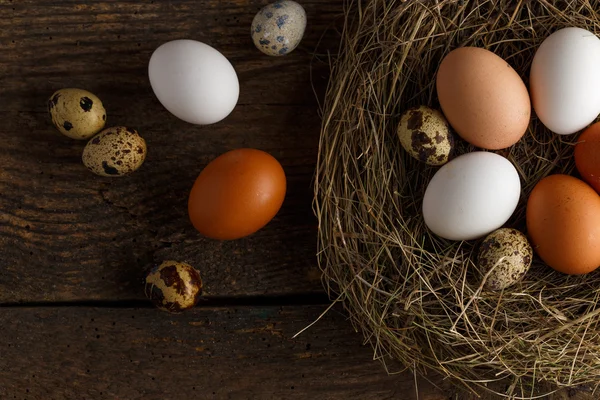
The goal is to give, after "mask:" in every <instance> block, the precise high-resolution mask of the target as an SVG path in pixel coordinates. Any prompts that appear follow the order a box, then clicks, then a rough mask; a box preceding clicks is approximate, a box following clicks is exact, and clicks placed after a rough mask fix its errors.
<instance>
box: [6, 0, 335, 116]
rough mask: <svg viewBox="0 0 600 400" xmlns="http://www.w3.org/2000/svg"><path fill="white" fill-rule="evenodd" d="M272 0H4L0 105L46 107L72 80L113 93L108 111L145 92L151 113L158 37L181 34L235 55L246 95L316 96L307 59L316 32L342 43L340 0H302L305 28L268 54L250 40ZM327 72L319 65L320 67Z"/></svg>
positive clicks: (293, 99)
mask: <svg viewBox="0 0 600 400" xmlns="http://www.w3.org/2000/svg"><path fill="white" fill-rule="evenodd" d="M267 3H268V1H258V0H242V1H233V0H229V1H214V0H202V1H196V0H172V1H168V2H166V1H87V2H85V3H81V2H80V1H77V0H57V1H39V0H19V1H16V0H15V1H12V0H0V15H1V16H2V18H0V79H2V85H3V87H2V89H3V93H2V94H3V96H2V104H1V106H0V111H7V110H13V111H24V110H32V109H40V108H43V107H44V105H45V102H44V100H45V99H44V98H45V97H46V96H48V95H49V93H52V92H53V90H55V89H56V88H60V87H65V86H72V85H77V86H82V87H84V88H89V90H92V91H97V92H99V93H103V92H110V93H114V96H105V97H101V98H103V99H105V101H106V102H107V105H108V106H109V107H110V108H109V110H112V113H111V112H109V116H110V115H111V114H112V115H116V114H117V113H118V111H117V110H120V109H122V107H120V106H123V105H124V104H129V103H131V105H132V107H136V105H145V104H146V102H147V100H150V102H151V104H152V107H153V109H154V110H153V112H156V111H158V110H161V109H160V107H159V105H158V102H157V101H156V100H155V99H154V98H153V96H151V90H150V87H149V84H148V78H147V63H148V60H149V58H150V55H151V54H152V51H154V49H155V48H156V47H158V46H159V45H160V44H162V43H164V42H166V41H169V40H174V39H181V38H189V39H195V40H200V41H204V42H206V43H208V44H210V45H212V46H214V47H215V48H217V49H218V50H220V51H221V52H222V53H223V54H224V55H225V56H226V57H227V58H229V59H230V60H231V62H232V64H233V65H234V67H235V68H236V70H237V72H238V75H239V78H240V83H241V87H242V90H241V95H240V104H251V105H256V104H313V103H314V96H313V94H312V91H311V90H310V72H309V71H310V70H309V66H310V62H311V60H312V59H313V53H314V52H315V50H316V48H317V43H319V41H321V43H322V45H321V46H320V47H319V52H320V53H325V52H326V51H327V50H331V49H332V48H333V49H335V47H336V46H337V38H336V35H335V33H334V32H333V31H330V34H327V35H325V34H326V32H328V29H329V28H330V27H331V26H332V24H333V21H334V20H335V19H336V17H338V16H339V15H340V14H341V12H342V1H341V0H335V1H323V0H308V1H303V2H302V4H303V6H304V7H305V9H306V12H307V17H308V21H309V22H308V27H307V31H306V34H305V37H304V39H303V41H302V43H301V45H300V47H299V48H298V49H297V50H295V51H294V52H293V53H291V54H290V55H288V56H286V57H268V56H265V55H263V54H262V53H261V52H259V50H257V49H256V48H255V47H254V45H253V43H252V39H251V37H250V25H251V22H252V19H253V18H254V14H255V13H256V12H257V11H258V10H259V9H260V7H262V6H263V5H265V4H267ZM323 35H325V36H324V40H322V37H323ZM322 76H323V69H321V70H318V71H316V73H315V77H317V78H318V77H322ZM307 89H308V90H307ZM115 90H116V92H115ZM40 96H41V98H40ZM140 96H143V97H144V98H145V99H146V100H145V101H143V102H142V104H139V103H138V101H139V97H140ZM123 98H126V100H125V99H123ZM113 100H116V102H113ZM38 101H40V102H39V103H38ZM130 109H131V108H130ZM144 110H146V109H145V108H144ZM136 111H137V112H138V113H139V112H140V110H139V109H138V110H136ZM164 115H167V114H164Z"/></svg>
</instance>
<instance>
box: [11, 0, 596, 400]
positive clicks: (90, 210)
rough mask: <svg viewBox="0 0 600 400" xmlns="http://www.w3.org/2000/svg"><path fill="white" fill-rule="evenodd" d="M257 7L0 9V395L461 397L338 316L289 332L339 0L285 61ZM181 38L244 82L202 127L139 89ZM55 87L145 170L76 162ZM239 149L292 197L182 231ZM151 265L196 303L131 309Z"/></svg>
mask: <svg viewBox="0 0 600 400" xmlns="http://www.w3.org/2000/svg"><path fill="white" fill-rule="evenodd" d="M264 4H266V1H262V0H260V1H259V0H227V1H222V0H212V1H208V0H204V1H201V0H171V1H142V0H139V1H133V0H129V1H117V0H114V1H108V0H93V1H75V0H0V115H1V121H0V349H2V350H1V353H0V354H1V355H0V398H1V399H13V398H14V399H190V398H231V399H246V398H256V399H268V398H274V399H282V398H315V399H355V398H356V399H382V398H398V399H416V398H419V399H426V400H441V399H466V398H467V397H472V396H467V395H465V394H461V393H460V392H457V391H456V390H455V389H453V387H452V385H451V384H450V383H448V382H445V381H442V380H441V379H440V378H439V377H436V376H431V377H430V380H431V382H429V381H428V380H425V379H422V378H419V379H417V380H415V378H414V377H413V375H412V374H410V373H401V374H397V375H391V376H388V375H387V374H386V373H385V371H384V369H383V367H382V366H381V364H380V363H379V362H378V361H373V360H372V358H373V356H372V351H371V350H370V347H368V346H364V345H363V344H362V335H361V334H359V333H356V332H354V331H353V329H352V327H351V325H350V323H349V322H348V321H347V319H346V317H345V315H344V313H343V311H342V310H341V309H340V308H334V309H333V311H331V312H329V313H328V314H327V315H326V316H325V317H324V318H323V319H322V320H321V321H320V322H319V323H318V324H316V325H315V326H314V327H312V328H311V329H310V330H308V331H307V332H305V333H304V334H302V335H301V336H300V337H298V338H297V339H292V336H293V335H294V334H295V333H296V332H298V331H299V330H300V329H302V328H304V327H305V326H306V325H308V324H309V323H311V322H312V321H313V320H314V319H315V318H317V317H318V316H319V314H320V313H321V312H322V311H323V310H324V309H325V308H326V307H327V304H328V299H327V296H326V295H325V294H324V293H323V292H322V285H321V282H320V273H319V269H318V267H317V264H316V259H315V252H316V220H315V218H314V216H313V213H312V209H311V201H312V183H311V180H312V177H313V170H314V165H315V161H316V154H317V145H318V135H319V116H318V103H317V100H316V97H315V92H316V94H317V96H321V95H322V93H323V91H324V88H325V84H326V81H327V76H328V68H327V65H326V63H325V62H324V61H325V60H326V59H327V53H328V52H335V51H336V50H337V44H338V40H339V37H338V35H337V33H336V30H335V29H333V28H334V26H335V23H336V21H338V22H339V19H338V16H339V15H340V14H341V12H342V0H334V1H325V0H304V1H302V4H303V5H304V6H305V8H306V11H307V14H308V21H309V22H308V29H307V33H306V36H305V39H304V41H303V42H302V45H301V47H300V48H299V49H297V50H296V51H295V52H293V53H292V54H290V55H289V56H286V57H283V58H269V57H267V56H265V55H263V54H262V53H260V52H259V51H258V50H256V48H255V47H254V46H253V44H252V41H251V38H250V35H249V30H250V23H251V21H252V18H253V16H254V14H255V12H256V11H258V10H259V9H260V7H261V6H263V5H264ZM180 38H190V39H197V40H200V41H204V42H206V43H208V44H210V45H212V46H214V47H216V48H217V49H219V50H220V51H221V52H222V53H223V54H224V55H225V56H226V57H228V58H229V59H230V60H231V62H232V63H233V65H234V67H235V68H236V70H237V72H238V74H239V78H240V84H241V95H240V100H239V104H238V106H237V108H236V109H235V110H234V112H233V113H232V114H231V115H230V116H229V117H228V118H227V119H226V120H224V121H222V122H220V123H218V124H216V125H213V126H207V127H199V126H193V125H190V124H187V123H185V122H182V121H179V120H178V119H176V118H175V117H173V116H172V115H170V114H169V113H168V112H167V111H166V110H165V109H164V108H163V107H162V106H161V105H160V104H159V102H158V101H157V100H156V98H155V97H154V95H153V94H152V91H151V88H150V85H149V82H148V78H147V63H148V60H149V58H150V55H151V53H152V51H153V50H154V49H155V48H156V47H158V46H159V45H160V44H162V43H163V42H166V41H168V40H172V39H180ZM319 42H320V45H319V46H318V50H317V52H316V53H317V55H316V56H315V48H317V44H318V43H319ZM311 81H312V83H313V85H314V88H315V92H313V89H312V87H311ZM63 87H80V88H84V89H87V90H90V91H92V92H93V93H95V94H97V95H98V96H99V97H100V98H101V99H102V100H103V102H104V105H105V107H106V109H107V112H108V126H114V125H126V126H131V127H133V128H135V129H137V130H138V131H139V132H140V133H141V134H142V136H143V137H144V138H145V139H146V141H147V143H148V147H149V155H148V158H147V161H146V163H145V164H144V166H143V168H141V170H139V171H138V172H136V173H135V174H133V175H132V176H130V177H126V178H123V179H106V178H100V177H97V176H94V175H92V174H91V173H89V172H88V171H87V170H86V169H85V168H84V167H83V165H82V163H81V161H80V158H81V152H82V149H83V146H84V143H82V142H76V141H73V140H71V139H68V138H66V137H63V136H61V135H60V134H59V133H58V132H57V131H56V130H54V129H53V127H52V126H51V124H50V119H49V117H48V115H47V111H46V99H47V98H48V97H49V96H50V94H52V93H53V92H54V91H55V90H56V89H59V88H63ZM238 147H255V148H259V149H263V150H266V151H268V152H270V153H271V154H273V155H274V156H275V157H277V158H278V159H279V160H280V161H281V163H282V164H283V166H284V168H285V171H286V174H287V177H288V183H289V191H288V195H287V198H286V201H285V204H284V206H283V208H282V210H281V212H280V213H279V215H278V216H277V217H276V218H275V219H274V220H273V221H272V222H271V223H270V224H269V225H268V226H267V227H266V228H265V229H263V230H261V231H260V232H258V233H257V234H255V235H253V236H251V237H249V238H246V239H242V240H237V241H232V242H219V241H213V240H207V239H205V238H202V237H200V236H199V235H198V234H197V233H196V232H195V231H194V229H193V228H192V226H191V224H190V223H189V222H188V218H187V213H186V210H187V207H186V201H187V195H188V192H189V190H190V188H191V185H192V184H193V182H194V179H195V177H196V176H197V174H198V173H199V172H200V171H201V169H202V168H203V167H204V166H205V165H206V164H207V163H208V162H209V161H210V160H212V159H213V158H215V157H216V156H217V155H219V154H221V153H223V152H225V151H227V150H230V149H233V148H238ZM165 259H176V260H182V261H186V262H188V263H190V264H192V265H194V266H196V267H197V268H198V269H199V270H200V272H201V274H202V276H203V279H204V282H205V285H206V286H205V287H206V298H205V299H204V300H203V302H202V303H201V304H200V305H199V307H197V308H196V309H195V310H193V311H191V312H189V313H187V314H183V315H168V314H165V313H162V312H160V311H156V310H154V309H153V308H152V307H151V306H150V304H149V303H147V302H146V301H145V299H144V295H143V286H142V284H141V279H142V277H143V270H144V268H146V267H147V266H148V265H150V264H152V263H156V262H160V261H162V260H165ZM417 393H418V394H417ZM193 396H194V397H193ZM486 398H487V397H486ZM489 398H491V397H489ZM551 398H556V399H559V398H560V399H567V398H579V399H584V398H586V399H588V398H591V397H589V396H588V395H587V394H585V393H578V392H574V391H571V392H566V391H563V392H561V393H559V394H556V395H554V396H552V397H551Z"/></svg>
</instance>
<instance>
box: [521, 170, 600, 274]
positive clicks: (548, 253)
mask: <svg viewBox="0 0 600 400" xmlns="http://www.w3.org/2000/svg"><path fill="white" fill-rule="evenodd" d="M527 230H528V233H529V237H530V239H531V242H532V244H533V248H534V250H535V251H536V252H537V254H538V255H539V256H540V258H541V259H542V260H543V261H544V262H545V263H546V264H548V265H549V266H551V267H552V268H554V269H555V270H557V271H560V272H563V273H565V274H570V275H581V274H586V273H588V272H591V271H593V270H595V269H596V268H598V266H600V196H598V194H597V193H596V192H595V191H594V189H592V188H591V187H590V186H588V185H587V184H586V183H585V182H583V181H581V180H579V179H577V178H573V177H572V176H569V175H551V176H549V177H546V178H544V179H542V180H541V181H540V182H539V183H538V184H537V185H536V186H535V188H534V189H533V191H532V192H531V195H530V196H529V200H528V202H527Z"/></svg>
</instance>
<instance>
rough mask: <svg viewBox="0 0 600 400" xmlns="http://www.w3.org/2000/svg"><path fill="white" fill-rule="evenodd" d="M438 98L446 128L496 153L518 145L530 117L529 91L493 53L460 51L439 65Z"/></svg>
mask: <svg viewBox="0 0 600 400" xmlns="http://www.w3.org/2000/svg"><path fill="white" fill-rule="evenodd" d="M436 87H437V94H438V98H439V101H440V105H441V107H442V111H443V112H444V115H445V116H446V118H447V119H448V122H449V123H450V125H451V126H452V127H453V128H454V130H456V132H457V133H458V134H459V135H460V136H461V137H462V138H463V139H464V140H466V141H467V142H469V143H471V144H473V145H475V146H477V147H481V148H484V149H490V150H499V149H504V148H506V147H510V146H512V145H513V144H515V143H517V142H518V141H519V139H521V137H523V135H524V134H525V132H526V130H527V126H528V125H529V117H530V116H531V102H530V100H529V93H528V92H527V87H525V84H524V83H523V80H522V79H521V77H520V76H519V75H518V74H517V72H516V71H515V70H514V69H513V68H512V67H511V66H510V65H509V64H508V63H507V62H506V61H504V60H503V59H502V58H500V57H498V56H497V55H496V54H494V53H492V52H491V51H488V50H485V49H481V48H477V47H461V48H458V49H456V50H453V51H451V52H450V53H449V54H448V55H447V56H446V57H445V58H444V59H443V61H442V64H441V65H440V68H439V71H438V74H437V80H436Z"/></svg>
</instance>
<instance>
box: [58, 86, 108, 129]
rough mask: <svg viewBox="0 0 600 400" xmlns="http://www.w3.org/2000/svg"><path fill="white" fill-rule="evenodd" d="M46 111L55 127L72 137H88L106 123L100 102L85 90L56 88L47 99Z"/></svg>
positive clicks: (104, 111)
mask: <svg viewBox="0 0 600 400" xmlns="http://www.w3.org/2000/svg"><path fill="white" fill-rule="evenodd" d="M48 111H49V112H50V116H51V118H52V123H53V124H54V126H55V127H56V129H58V131H59V132H60V133H62V134H63V135H65V136H68V137H70V138H72V139H79V140H85V139H89V138H91V137H92V136H94V135H95V134H96V133H98V132H100V131H101V130H102V128H104V124H105V123H106V110H105V109H104V106H103V105H102V102H101V101H100V99H99V98H98V97H96V95H94V94H93V93H90V92H88V91H87V90H82V89H75V88H68V89H60V90H57V91H56V92H54V94H53V95H52V96H51V97H50V99H49V100H48Z"/></svg>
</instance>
